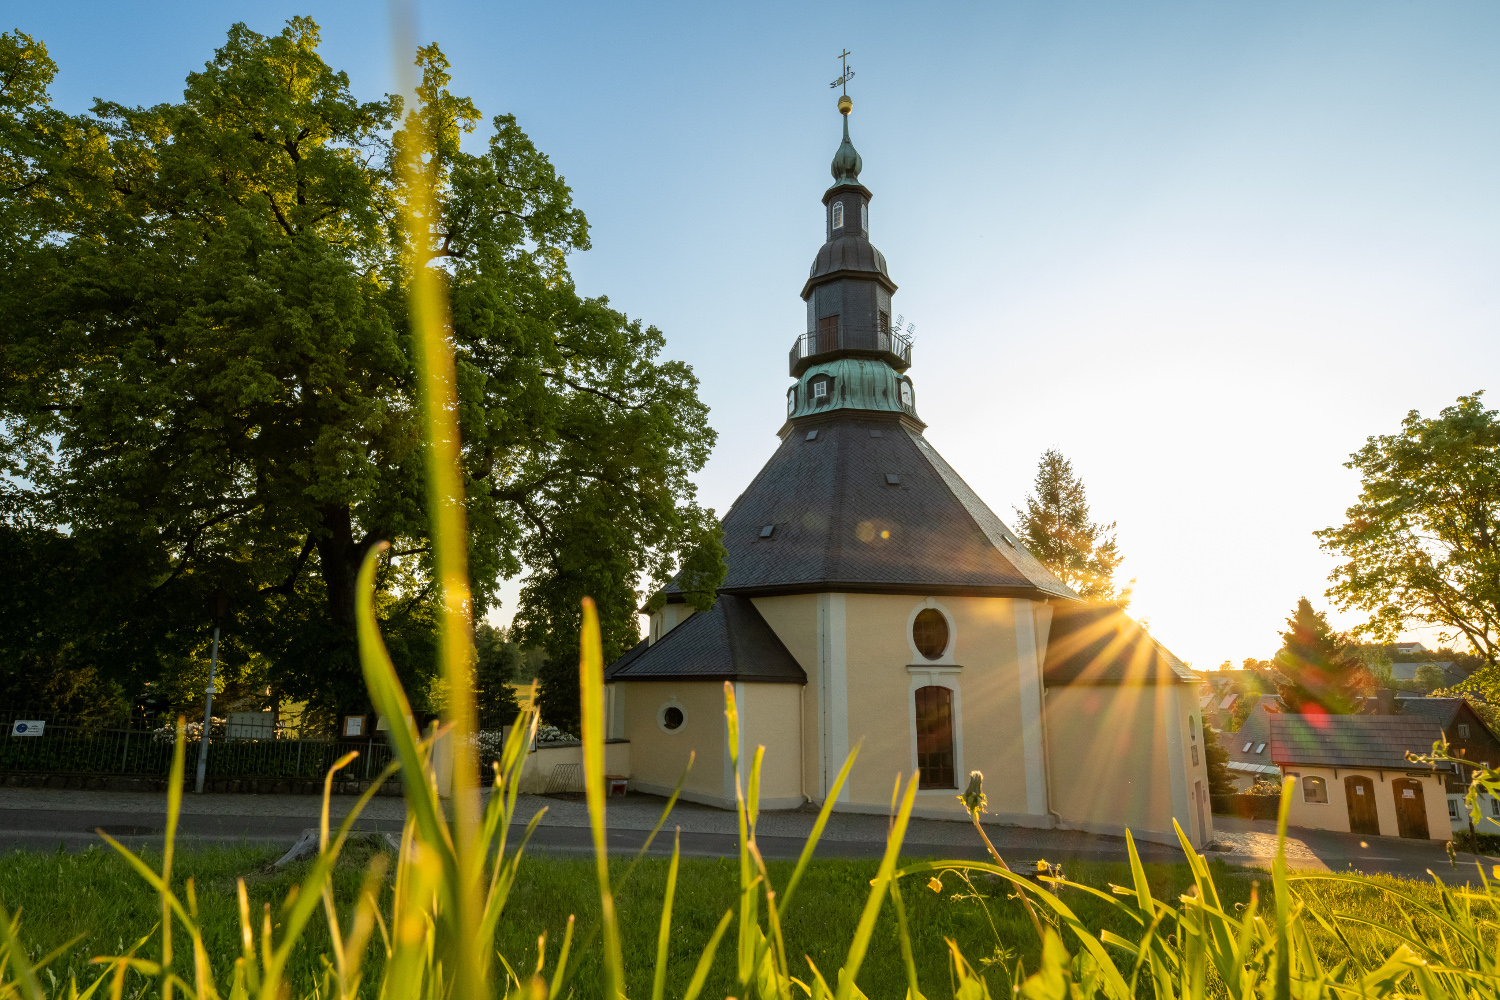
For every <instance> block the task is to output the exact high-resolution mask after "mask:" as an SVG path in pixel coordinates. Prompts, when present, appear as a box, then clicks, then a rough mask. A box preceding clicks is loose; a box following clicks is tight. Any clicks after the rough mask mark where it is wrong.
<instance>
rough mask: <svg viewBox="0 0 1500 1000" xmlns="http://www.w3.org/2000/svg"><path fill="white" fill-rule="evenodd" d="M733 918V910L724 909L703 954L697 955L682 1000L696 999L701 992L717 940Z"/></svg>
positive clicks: (711, 963)
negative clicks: (696, 962)
mask: <svg viewBox="0 0 1500 1000" xmlns="http://www.w3.org/2000/svg"><path fill="white" fill-rule="evenodd" d="M733 919H734V910H732V909H730V910H725V911H724V915H723V916H722V917H720V918H719V926H718V927H715V928H714V933H713V936H712V937H710V938H709V939H708V944H707V945H705V946H704V948H703V954H701V955H699V956H698V965H697V966H696V967H695V968H694V969H693V978H692V979H691V980H689V981H688V988H687V991H686V992H684V993H683V994H682V1000H698V994H699V993H701V992H703V984H704V983H705V982H706V981H707V980H708V970H709V969H711V968H713V964H714V953H715V952H717V951H718V950H719V942H720V941H721V940H722V939H723V937H724V932H725V931H727V930H728V929H729V921H731V920H733Z"/></svg>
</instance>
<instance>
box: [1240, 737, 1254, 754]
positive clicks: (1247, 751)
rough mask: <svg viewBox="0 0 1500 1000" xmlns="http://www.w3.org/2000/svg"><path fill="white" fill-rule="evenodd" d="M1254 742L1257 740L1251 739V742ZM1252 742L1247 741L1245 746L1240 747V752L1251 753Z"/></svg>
mask: <svg viewBox="0 0 1500 1000" xmlns="http://www.w3.org/2000/svg"><path fill="white" fill-rule="evenodd" d="M1254 742H1255V741H1254V740H1251V741H1250V743H1254ZM1250 743H1246V744H1245V745H1244V746H1242V747H1240V753H1249V752H1250Z"/></svg>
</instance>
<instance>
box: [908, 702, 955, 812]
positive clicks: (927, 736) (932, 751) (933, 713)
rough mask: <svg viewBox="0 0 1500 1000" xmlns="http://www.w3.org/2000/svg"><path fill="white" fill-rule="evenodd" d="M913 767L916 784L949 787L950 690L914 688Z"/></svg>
mask: <svg viewBox="0 0 1500 1000" xmlns="http://www.w3.org/2000/svg"><path fill="white" fill-rule="evenodd" d="M916 699H917V770H918V772H919V773H920V774H921V780H920V782H919V783H918V787H920V788H952V787H954V785H953V692H952V691H950V690H948V689H947V688H945V687H937V686H929V687H921V688H917V693H916Z"/></svg>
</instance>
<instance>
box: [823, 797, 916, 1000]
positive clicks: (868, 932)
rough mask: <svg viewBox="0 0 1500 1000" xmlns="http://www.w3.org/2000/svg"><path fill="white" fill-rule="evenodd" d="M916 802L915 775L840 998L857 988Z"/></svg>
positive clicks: (851, 948) (846, 962)
mask: <svg viewBox="0 0 1500 1000" xmlns="http://www.w3.org/2000/svg"><path fill="white" fill-rule="evenodd" d="M916 801H917V775H915V774H913V775H912V776H911V780H910V781H909V782H907V785H906V794H905V795H903V796H902V797H901V809H900V811H899V812H898V813H897V814H896V822H895V823H893V824H891V832H890V833H889V834H888V835H887V836H886V840H885V855H884V857H882V858H881V859H880V869H879V870H878V871H877V872H876V873H875V884H874V885H873V886H872V887H871V889H870V895H869V897H868V898H867V899H866V900H865V908H864V912H863V913H861V914H860V916H859V924H858V925H857V926H856V927H855V929H854V940H853V941H852V942H850V944H849V954H848V957H846V958H845V959H844V968H843V969H842V970H841V971H840V974H839V985H838V993H837V994H836V998H837V1000H849V998H850V994H851V993H852V992H853V991H854V988H855V987H854V980H855V978H856V977H858V976H859V967H860V966H861V965H863V964H864V960H865V953H866V951H868V950H869V947H870V937H871V936H872V935H873V934H874V933H875V918H876V917H878V916H879V915H880V907H881V904H882V903H884V902H885V896H886V893H887V892H888V891H889V889H888V886H889V885H890V883H891V876H892V875H893V874H894V873H895V871H896V859H897V858H898V857H900V855H901V842H902V841H903V840H905V839H906V825H907V823H908V822H909V821H910V820H911V810H912V806H913V805H915V804H916Z"/></svg>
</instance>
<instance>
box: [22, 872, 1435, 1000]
mask: <svg viewBox="0 0 1500 1000" xmlns="http://www.w3.org/2000/svg"><path fill="white" fill-rule="evenodd" d="M374 849H375V848H374V846H373V844H370V843H355V844H351V845H350V849H349V850H348V851H346V853H345V859H344V860H342V861H341V863H340V868H339V870H338V872H337V873H336V875H335V886H336V893H337V894H338V895H339V896H340V897H341V898H342V900H345V901H347V900H349V899H350V898H352V896H353V895H354V893H355V892H356V891H357V888H358V885H359V881H360V876H361V872H362V870H363V867H364V865H365V864H366V863H367V862H368V859H369V857H370V855H371V853H372V852H373V850H374ZM276 855H277V852H276V851H274V850H270V849H264V848H257V849H252V848H238V849H235V848H228V849H226V848H213V849H204V850H189V851H185V852H182V853H180V854H179V855H178V860H177V864H176V873H177V880H178V881H180V882H185V881H186V879H187V878H189V877H191V878H193V879H194V880H195V881H194V884H195V888H196V892H197V899H198V906H199V910H200V913H201V914H202V916H203V923H204V926H205V928H206V937H207V945H208V947H209V949H210V951H211V953H212V954H213V955H214V957H215V962H216V967H217V968H219V969H220V970H227V969H228V968H229V966H230V964H231V963H232V962H233V959H234V957H235V955H236V954H237V953H238V947H239V945H238V940H237V938H238V930H239V929H238V918H237V916H236V912H235V909H236V908H235V900H234V885H235V879H236V878H237V877H244V878H245V880H246V883H247V887H248V890H249V893H250V898H251V908H252V913H255V914H256V915H257V917H258V913H259V911H260V910H261V907H262V905H263V904H265V903H270V904H272V912H273V913H274V912H275V911H276V908H277V907H278V906H279V904H280V902H281V901H282V900H283V899H284V898H285V896H286V893H287V891H288V889H290V887H291V886H292V884H293V883H295V882H296V881H297V880H298V879H299V878H300V877H301V876H302V874H303V873H304V872H305V871H306V869H305V867H303V866H293V867H292V868H291V869H290V870H287V871H282V872H274V873H272V872H267V871H266V870H265V868H266V865H267V863H268V862H269V861H271V860H272V859H274V858H275V857H276ZM623 868H624V863H621V864H620V865H618V866H617V868H616V871H617V872H623ZM1146 868H1147V872H1148V874H1149V877H1150V879H1151V882H1152V888H1153V891H1154V894H1155V895H1156V897H1157V898H1158V899H1173V898H1175V897H1176V896H1177V895H1178V894H1180V893H1182V892H1184V891H1187V890H1188V889H1189V888H1190V887H1191V885H1192V881H1191V877H1190V876H1189V874H1188V871H1187V867H1186V865H1182V864H1174V865H1164V864H1155V865H1147V866H1146ZM875 869H876V862H874V861H844V860H827V861H818V862H815V863H814V864H813V865H812V867H811V869H810V870H809V872H808V874H807V875H806V877H805V878H804V880H803V883H802V886H801V887H800V888H799V889H798V892H797V897H796V899H795V900H794V901H793V907H792V911H791V912H790V913H788V914H786V915H785V918H784V919H785V933H786V938H787V947H788V950H789V953H790V954H791V955H793V956H802V955H806V956H808V957H810V958H811V959H812V960H813V961H814V962H816V963H817V965H818V967H819V968H820V969H822V970H823V972H824V974H825V975H826V976H829V977H832V976H833V975H834V974H835V973H836V971H837V969H838V968H839V966H840V965H841V964H842V961H843V956H844V949H845V947H846V946H847V942H848V941H849V939H850V937H851V936H852V932H853V928H854V926H855V924H856V922H857V921H858V919H859V914H860V911H861V909H862V907H863V906H864V902H865V898H866V895H867V893H868V891H869V880H870V878H871V877H872V876H873V875H874V874H875ZM666 871H667V863H666V861H664V860H656V859H650V860H647V861H644V862H642V863H641V865H640V866H639V867H638V868H637V869H636V871H635V873H634V875H633V877H632V879H631V881H630V883H629V884H628V885H627V886H625V888H624V889H623V891H622V892H621V893H620V895H619V897H618V906H619V912H620V918H621V929H622V932H623V934H624V949H625V961H626V967H627V971H628V972H629V974H630V977H631V979H630V984H629V993H630V995H632V996H649V995H650V988H651V984H650V975H651V969H652V967H653V965H654V958H655V948H656V934H657V928H658V921H659V919H660V909H659V906H660V901H661V898H662V891H663V888H664V886H665V881H666ZM1214 871H1215V881H1216V883H1217V885H1218V886H1219V889H1220V893H1221V895H1222V897H1223V898H1224V899H1225V901H1226V904H1227V905H1232V904H1234V903H1243V902H1245V901H1247V900H1248V899H1249V896H1250V891H1251V884H1252V882H1256V881H1259V882H1262V883H1265V884H1264V885H1263V891H1262V897H1263V899H1262V902H1263V903H1265V902H1267V901H1268V900H1269V896H1270V893H1269V878H1268V877H1267V876H1266V875H1264V874H1263V873H1260V872H1255V871H1250V870H1244V869H1233V868H1229V867H1227V866H1225V865H1223V864H1222V863H1221V862H1214ZM790 872H791V865H790V864H789V863H773V864H772V865H771V873H772V879H773V881H774V882H775V883H776V884H778V885H784V884H785V881H786V879H787V877H788V876H789V875H790ZM522 873H523V874H522V877H521V879H520V881H519V883H518V885H517V886H516V888H515V890H514V892H513V894H512V896H511V899H510V903H509V905H508V906H507V908H506V914H505V919H504V921H503V923H502V925H501V929H500V934H499V939H498V941H497V945H498V947H499V950H500V951H501V953H502V954H504V955H505V956H506V958H507V959H508V960H509V961H510V963H511V964H512V965H513V966H514V967H515V968H517V969H518V970H527V971H529V970H530V969H532V968H534V967H535V964H536V958H537V937H538V935H539V934H541V933H542V932H543V931H545V932H546V933H547V935H548V941H549V949H548V951H549V956H548V966H549V969H550V967H551V963H552V961H553V959H554V958H555V954H556V948H557V945H558V943H560V942H561V939H562V931H563V928H564V926H565V924H566V921H567V918H568V915H569V914H570V913H572V914H577V917H578V927H579V932H580V933H581V934H582V933H586V932H587V929H588V928H589V927H591V926H592V921H593V919H594V916H595V915H596V914H597V911H598V896H597V890H596V888H595V885H594V881H593V878H594V876H593V870H592V862H591V861H589V860H587V859H585V858H582V857H575V856H555V855H552V856H547V855H538V856H533V857H531V858H530V859H529V860H528V862H527V863H526V864H525V865H524V866H523V869H522ZM1067 874H1068V877H1069V878H1070V879H1072V880H1074V881H1078V882H1082V883H1084V884H1087V885H1091V886H1097V887H1100V888H1106V887H1107V884H1108V883H1110V882H1115V883H1124V882H1127V881H1128V880H1129V872H1128V870H1127V868H1126V866H1125V865H1124V864H1115V863H1101V862H1093V863H1076V864H1074V865H1071V866H1069V868H1068V871H1067ZM1377 882H1378V883H1379V884H1385V885H1389V886H1393V887H1395V886H1399V887H1401V888H1402V889H1404V890H1406V891H1414V892H1415V893H1417V894H1418V895H1420V896H1421V897H1423V898H1425V899H1428V900H1435V899H1436V892H1435V890H1433V889H1432V888H1431V887H1430V886H1427V885H1423V884H1421V883H1414V882H1409V881H1402V880H1398V879H1378V880H1377ZM736 885H737V862H736V861H735V860H732V859H731V860H722V861H721V860H712V859H684V861H683V863H682V870H681V872H680V874H679V882H678V888H677V899H676V904H675V907H674V912H673V921H672V922H673V926H674V931H675V933H674V935H673V939H672V952H671V963H670V965H671V974H670V977H669V979H668V985H667V991H668V995H680V994H681V992H682V990H683V987H684V986H685V985H686V984H687V981H688V979H689V978H690V977H691V975H692V970H693V967H694V965H695V964H696V961H697V958H698V954H699V951H700V949H701V948H702V947H703V945H704V944H705V943H706V941H707V940H708V938H709V935H710V934H711V933H712V930H713V928H714V926H715V925H716V924H717V922H718V920H719V918H720V917H721V916H722V915H723V913H724V911H725V909H727V908H729V907H731V906H733V905H735V900H736ZM1301 885H1302V886H1304V887H1307V888H1305V889H1303V890H1301V891H1303V892H1304V895H1305V896H1306V897H1307V898H1308V899H1309V901H1311V902H1313V904H1314V905H1315V906H1316V907H1317V908H1318V909H1319V910H1320V911H1321V912H1325V913H1326V912H1327V911H1328V909H1329V908H1332V909H1334V910H1338V911H1341V912H1347V913H1353V914H1357V915H1363V916H1367V917H1371V918H1376V919H1380V918H1386V917H1388V916H1389V906H1388V904H1387V902H1386V901H1385V900H1384V898H1383V894H1381V893H1380V892H1378V891H1376V890H1374V889H1371V888H1352V887H1348V886H1343V885H1338V886H1336V885H1334V884H1333V883H1301ZM903 893H904V898H905V900H906V905H907V911H908V916H909V920H910V924H911V930H912V935H913V939H914V940H913V945H914V949H915V952H916V956H917V963H918V970H919V975H920V980H921V982H922V985H923V989H924V992H927V993H928V994H929V995H930V996H935V997H936V996H945V995H948V992H949V990H948V985H947V984H948V981H949V980H948V969H947V957H946V947H945V945H944V939H945V938H950V937H951V938H953V939H954V940H956V941H957V942H958V943H959V945H960V946H961V948H962V949H963V951H964V954H965V955H966V956H968V958H969V959H970V960H971V961H973V962H974V963H975V964H976V965H978V964H979V962H980V961H981V960H983V959H987V958H995V957H997V956H998V957H1000V958H1002V961H1001V962H999V963H997V964H995V965H993V966H991V968H990V971H989V977H990V979H991V987H992V989H993V990H995V991H996V994H997V995H1003V993H1004V992H1006V991H1008V987H1009V985H1010V983H1009V975H1008V972H1009V970H1011V969H1013V968H1014V965H1015V962H1016V959H1017V958H1020V959H1021V960H1022V961H1023V962H1024V963H1025V965H1026V967H1027V968H1028V969H1034V968H1035V964H1036V952H1037V945H1036V938H1035V934H1034V933H1033V931H1032V930H1031V927H1030V924H1029V923H1028V922H1027V920H1026V917H1025V915H1024V913H1023V912H1022V910H1021V909H1020V906H1019V904H1018V903H1016V902H1015V901H1014V900H1009V899H1005V898H1003V895H1004V894H1003V893H1000V892H999V891H998V890H997V889H994V888H992V887H989V886H981V887H980V897H979V898H975V897H973V896H972V895H971V894H969V892H968V890H967V887H965V886H964V885H963V883H962V882H961V881H960V880H959V879H957V878H956V876H954V875H952V874H949V875H947V876H946V877H945V888H944V890H943V892H941V893H934V892H933V891H931V890H930V889H929V888H927V886H926V884H925V880H913V881H910V882H908V883H907V884H906V885H905V886H904V888H903ZM1064 899H1065V900H1066V901H1067V902H1068V904H1069V905H1070V906H1071V907H1073V909H1074V910H1075V912H1077V913H1078V914H1079V916H1080V917H1081V918H1082V919H1083V921H1084V923H1085V924H1086V925H1088V926H1089V927H1091V928H1094V929H1096V930H1097V929H1100V928H1105V927H1108V928H1110V929H1113V930H1116V931H1119V932H1121V933H1124V934H1127V936H1131V937H1133V936H1134V935H1133V934H1130V933H1129V928H1128V926H1127V925H1126V923H1125V922H1124V921H1123V920H1122V919H1120V918H1119V917H1118V916H1117V915H1116V914H1115V913H1113V912H1112V911H1111V910H1110V909H1109V907H1108V906H1107V905H1106V904H1104V903H1103V902H1102V901H1099V900H1097V899H1095V898H1093V897H1091V896H1089V895H1088V894H1086V893H1083V892H1079V891H1076V890H1073V891H1068V890H1065V891H1064ZM0 901H3V903H4V905H5V907H6V909H7V910H9V911H11V912H12V913H14V912H15V911H17V910H20V911H21V925H22V936H23V939H24V940H25V941H27V942H28V944H29V945H30V946H31V948H32V950H33V953H34V954H35V955H41V954H42V953H44V952H46V951H50V950H51V949H53V948H55V947H58V946H59V945H62V944H64V943H65V942H67V941H69V940H70V939H72V938H73V937H75V936H79V935H82V940H81V941H80V942H79V943H78V944H77V945H75V946H74V947H73V948H72V949H71V950H70V951H69V952H68V953H67V955H66V956H64V958H62V959H60V960H59V961H58V962H56V963H55V965H54V969H55V972H56V975H57V977H58V980H59V982H64V983H65V982H66V980H67V977H68V975H70V974H73V975H77V976H78V979H79V982H80V983H85V982H88V981H91V980H92V978H93V975H94V972H93V970H92V969H91V968H90V966H89V965H88V959H89V957H91V956H93V955H98V954H118V953H120V952H121V951H123V950H125V949H128V948H129V947H131V945H132V944H133V943H134V942H135V941H136V940H137V939H139V938H141V937H143V936H145V935H148V934H150V933H151V932H152V929H153V927H154V926H155V924H156V922H157V920H158V917H159V913H160V911H159V908H158V902H157V898H156V897H155V895H153V894H152V892H151V891H150V890H149V889H148V887H147V886H146V885H145V883H144V882H142V881H141V879H140V878H139V877H138V876H136V875H135V874H134V873H133V872H131V871H130V870H129V869H128V868H127V866H126V865H125V863H124V862H123V861H122V860H121V859H119V858H118V857H117V856H116V855H115V854H114V853H113V852H112V851H109V850H107V849H92V850H88V851H85V852H83V853H80V854H61V853H59V854H42V853H27V852H14V853H11V854H8V855H4V856H0ZM320 921H321V918H319V919H315V920H314V922H313V924H312V925H311V929H310V932H309V933H308V934H306V935H305V936H304V938H303V940H302V943H301V946H300V948H299V951H298V953H297V956H296V957H295V959H294V960H293V963H292V969H291V973H292V979H293V982H294V983H296V984H297V985H296V988H295V989H294V995H302V994H304V993H306V992H307V991H308V990H309V989H310V988H311V987H312V986H313V984H314V981H315V979H316V977H318V976H319V975H320V973H321V969H322V958H321V956H322V954H323V953H324V951H325V948H326V945H327V943H328V934H327V929H326V926H325V925H323V924H322V923H321V922H320ZM991 921H993V929H992V925H991ZM997 932H998V943H997ZM1367 936H1368V935H1366V937H1367ZM1324 943H1325V944H1326V945H1327V946H1328V949H1329V953H1330V954H1332V953H1334V951H1335V950H1336V942H1334V941H1333V940H1332V939H1329V940H1327V941H1325V942H1324ZM1069 946H1070V948H1074V947H1076V943H1074V942H1069ZM141 954H142V955H143V956H154V955H155V954H156V943H155V942H154V941H153V942H151V943H150V944H148V945H147V946H146V948H145V949H143V951H142V952H141ZM596 956H597V949H595V948H590V949H588V951H587V952H586V953H584V957H583V961H582V964H581V965H580V967H579V971H578V976H579V979H578V981H577V985H578V986H579V987H581V990H580V995H584V996H587V995H592V994H593V993H594V989H593V984H596V983H598V982H599V969H598V966H597V964H596ZM806 973H807V965H806V962H804V961H801V960H800V958H799V959H794V961H793V974H794V975H798V976H799V977H802V976H804V975H805V974H806ZM733 977H734V956H733V931H732V930H731V932H730V935H729V937H728V938H727V939H726V941H725V942H724V943H723V944H721V946H720V948H719V953H718V957H717V960H716V963H715V967H714V972H713V975H712V976H711V978H710V980H709V983H708V987H707V988H706V990H705V992H704V995H705V996H724V995H726V994H729V993H734V992H736V990H735V987H734V984H733V982H732V980H733ZM859 983H860V986H861V987H862V988H863V989H864V990H865V991H866V992H867V993H868V994H869V995H871V996H895V995H900V994H901V993H902V992H904V989H905V974H904V972H903V969H902V964H901V956H900V953H899V948H898V945H897V938H896V934H895V917H894V915H893V913H892V911H891V908H890V907H889V906H886V907H885V908H884V909H883V912H882V919H881V923H880V926H879V929H878V930H877V932H876V936H875V940H874V942H873V943H872V946H871V949H870V952H869V955H868V957H867V959H866V961H865V964H864V967H863V969H862V970H861V972H860V976H859Z"/></svg>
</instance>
